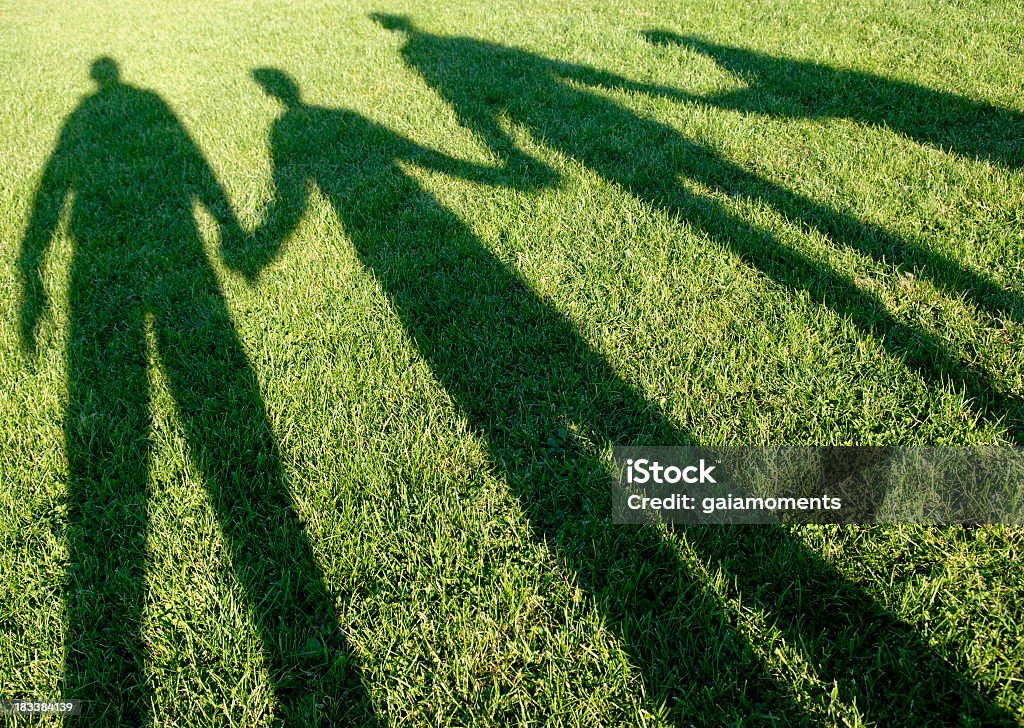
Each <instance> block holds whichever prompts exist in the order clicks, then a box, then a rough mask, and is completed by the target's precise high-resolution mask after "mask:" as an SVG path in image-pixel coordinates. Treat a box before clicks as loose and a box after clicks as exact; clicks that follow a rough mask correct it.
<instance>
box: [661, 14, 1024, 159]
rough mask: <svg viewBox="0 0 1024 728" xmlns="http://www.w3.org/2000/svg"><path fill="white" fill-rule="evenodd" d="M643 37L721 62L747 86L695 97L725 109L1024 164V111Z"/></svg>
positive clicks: (730, 49)
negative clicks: (877, 132) (837, 122)
mask: <svg viewBox="0 0 1024 728" xmlns="http://www.w3.org/2000/svg"><path fill="white" fill-rule="evenodd" d="M642 35H643V36H644V37H645V38H646V39H647V40H649V41H650V42H651V43H655V44H657V45H677V46H681V47H683V48H687V49H689V50H691V51H694V52H696V53H699V54H701V55H704V56H707V57H708V58H711V59H713V60H714V61H715V62H716V63H717V64H718V65H720V66H721V67H722V68H724V69H726V70H728V71H731V72H732V73H735V74H737V75H739V76H740V77H741V78H742V79H743V80H744V81H745V82H746V84H747V86H746V87H745V88H742V89H738V90H735V91H725V92H722V93H718V94H708V95H706V96H699V97H695V100H699V101H700V102H702V103H705V104H709V105H712V106H717V107H719V108H723V109H731V110H735V111H746V112H753V113H758V114H768V115H771V116H779V117H783V118H812V119H820V118H845V119H850V120H852V121H857V122H860V123H862V124H870V125H872V126H877V127H881V128H886V129H890V130H892V131H894V132H897V133H899V134H903V135H904V136H906V137H909V138H910V139H913V140H915V141H917V142H920V143H922V144H928V145H930V146H933V147H937V148H939V149H943V150H947V151H951V152H953V153H955V154H958V155H960V156H963V157H967V158H971V159H978V160H985V161H989V162H992V163H993V164H996V165H999V166H1002V167H1006V168H1008V169H1019V168H1021V167H1022V166H1024V114H1022V113H1021V112H1020V111H1016V110H1013V109H1008V108H1003V107H999V106H993V105H991V104H986V103H984V102H981V101H975V100H973V99H968V98H965V97H963V96H958V95H957V94H952V93H948V92H946V91H936V90H934V89H930V88H926V87H924V86H918V85H917V84H913V83H909V82H907V81H898V80H895V79H890V78H885V77H882V76H876V75H874V74H871V73H865V72H862V71H854V70H849V69H838V68H831V67H830V66H826V65H824V64H820V63H814V62H812V61H800V60H796V59H793V58H781V57H776V56H771V55H768V54H766V53H759V52H757V51H752V50H748V49H744V48H737V47H735V46H727V45H722V44H719V43H713V42H711V41H708V40H704V39H702V38H698V37H696V36H691V35H680V34H678V33H672V32H670V31H666V30H646V31H644V32H643V33H642Z"/></svg>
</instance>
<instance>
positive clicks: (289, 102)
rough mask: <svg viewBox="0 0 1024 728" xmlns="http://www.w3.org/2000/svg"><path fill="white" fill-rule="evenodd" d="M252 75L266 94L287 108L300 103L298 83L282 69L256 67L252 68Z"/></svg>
mask: <svg viewBox="0 0 1024 728" xmlns="http://www.w3.org/2000/svg"><path fill="white" fill-rule="evenodd" d="M252 77H253V80H255V81H256V83H258V84H259V85H260V88H262V89H263V91H264V92H265V93H266V94H267V95H268V96H272V97H273V98H275V99H277V100H278V101H280V102H281V103H282V104H284V105H285V106H287V107H288V108H292V107H294V106H301V105H302V97H301V96H300V94H299V85H298V84H297V83H295V79H293V78H292V77H291V76H289V75H288V74H287V73H285V72H284V71H281V70H278V69H276V68H257V69H254V70H253V72H252Z"/></svg>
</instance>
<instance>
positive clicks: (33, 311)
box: [17, 130, 71, 354]
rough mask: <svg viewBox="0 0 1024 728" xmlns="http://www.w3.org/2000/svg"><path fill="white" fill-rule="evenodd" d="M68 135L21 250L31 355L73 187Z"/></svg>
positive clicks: (24, 336)
mask: <svg viewBox="0 0 1024 728" xmlns="http://www.w3.org/2000/svg"><path fill="white" fill-rule="evenodd" d="M66 137H67V131H66V130H65V132H64V133H63V134H62V135H61V139H60V141H59V142H58V144H57V149H56V150H55V151H54V153H53V155H52V156H51V157H50V160H49V161H48V162H47V164H46V168H45V169H44V170H43V176H42V179H40V181H39V187H38V189H37V190H36V195H35V199H34V201H33V204H32V212H31V214H30V216H29V221H28V226H27V227H26V229H25V236H24V237H23V238H22V241H21V247H20V249H19V251H18V263H17V268H18V278H19V281H20V284H21V307H20V311H19V319H20V320H19V324H20V327H19V333H20V339H21V346H22V348H23V349H24V350H25V351H28V352H30V353H31V354H35V351H36V345H37V336H38V328H39V322H40V320H41V319H42V317H43V315H44V314H45V312H46V309H47V305H48V302H47V297H46V287H45V286H44V285H43V276H42V265H43V259H44V257H45V255H46V251H47V249H48V248H49V247H50V243H51V241H52V240H53V236H54V233H55V232H56V230H57V225H58V222H59V220H60V213H61V210H62V209H63V207H64V202H65V201H66V200H67V197H68V195H69V193H70V189H71V184H70V180H69V179H68V170H67V167H66V162H67V160H66V157H67V155H66V153H65V148H66V147H67V145H68V142H67V138H66Z"/></svg>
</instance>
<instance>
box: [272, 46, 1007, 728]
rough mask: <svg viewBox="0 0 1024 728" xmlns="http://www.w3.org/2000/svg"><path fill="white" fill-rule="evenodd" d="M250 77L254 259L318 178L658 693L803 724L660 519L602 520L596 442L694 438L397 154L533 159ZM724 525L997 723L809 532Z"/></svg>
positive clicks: (787, 693)
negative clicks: (436, 137) (259, 178)
mask: <svg viewBox="0 0 1024 728" xmlns="http://www.w3.org/2000/svg"><path fill="white" fill-rule="evenodd" d="M513 60H514V59H513ZM483 70H484V71H485V72H486V71H489V70H490V69H489V68H488V67H486V66H485V67H484V69H483ZM254 77H255V78H256V80H257V82H258V83H259V84H260V85H261V86H262V87H263V88H264V90H265V91H266V92H267V93H268V94H269V95H270V96H272V97H274V98H276V99H277V100H279V101H280V102H281V103H282V105H283V107H284V112H283V114H282V115H281V116H280V117H279V118H278V119H277V120H276V121H275V123H274V126H273V129H272V132H271V138H270V144H271V155H272V162H273V189H274V196H273V198H272V200H271V201H270V202H269V203H268V207H267V211H266V213H265V216H264V221H263V222H262V223H261V225H260V226H259V227H258V230H257V233H256V237H257V238H258V239H260V244H259V245H258V246H257V250H258V251H261V255H264V256H268V257H269V256H272V255H274V254H276V251H277V249H278V247H279V246H280V244H281V242H282V241H284V240H285V239H287V238H288V236H289V235H290V234H291V232H292V231H293V230H294V229H295V227H296V226H297V224H298V221H299V220H300V218H301V215H302V214H303V211H304V210H305V209H306V206H307V204H308V195H309V191H310V189H311V188H312V187H313V186H315V187H317V188H318V189H319V190H320V191H321V193H322V194H323V195H324V197H325V198H326V199H327V200H328V201H329V202H330V203H331V204H332V205H333V207H334V208H335V210H336V212H337V214H338V216H339V218H340V219H341V221H342V224H343V226H344V228H345V230H346V232H347V233H348V235H349V237H350V239H351V241H352V244H353V246H354V248H355V250H356V252H357V254H358V255H359V257H360V259H361V260H362V262H363V263H364V264H365V265H366V266H367V268H368V269H369V270H370V271H372V272H373V274H374V275H375V276H376V278H377V279H378V280H379V281H380V283H381V284H382V287H383V288H384V290H385V292H386V294H387V295H388V297H389V299H390V301H391V303H392V305H393V306H394V308H395V310H396V312H397V314H398V315H399V317H400V318H401V321H402V323H403V325H404V327H405V329H406V331H407V332H408V334H409V336H410V337H411V338H412V340H413V342H414V343H415V345H416V347H417V349H418V351H419V352H420V353H421V355H422V356H423V357H424V359H425V360H426V362H427V363H428V364H429V366H430V367H431V370H432V371H433V373H434V375H435V376H436V377H437V378H438V380H439V381H440V382H441V384H442V385H443V386H444V387H445V389H446V391H447V392H448V393H449V394H450V395H451V396H452V398H453V399H454V401H455V402H456V403H457V405H458V407H459V409H460V410H461V411H462V412H463V413H464V414H465V415H466V417H467V419H468V420H469V422H470V423H471V424H472V426H473V427H474V428H475V429H476V430H477V431H478V432H479V433H480V434H481V435H482V437H483V439H484V441H485V443H486V447H487V448H488V453H489V455H490V458H491V461H492V462H493V463H494V465H495V467H496V468H497V469H498V471H499V472H500V474H501V475H502V476H503V478H504V480H505V481H506V482H507V483H508V484H509V486H510V488H511V489H512V492H513V493H514V495H515V496H517V498H518V500H519V502H520V503H521V505H522V507H523V508H524V510H525V511H526V513H527V515H528V516H529V519H530V523H531V526H532V529H533V531H534V534H535V536H536V538H537V540H538V541H542V542H544V543H546V544H547V545H549V546H550V547H552V548H554V549H555V550H556V552H557V553H558V555H559V557H560V559H561V560H562V561H563V563H565V564H566V565H567V566H568V567H569V568H570V569H571V571H572V572H573V573H574V576H575V578H576V579H577V580H578V583H580V585H581V586H583V587H584V588H585V589H587V590H588V591H589V593H590V594H591V595H592V596H593V599H594V600H595V602H596V604H597V605H598V607H599V609H600V610H601V611H602V614H603V615H604V616H605V617H607V618H608V621H609V624H610V625H612V626H613V627H614V628H615V630H616V632H617V634H618V635H619V637H620V638H621V639H622V641H623V644H624V645H625V646H626V647H627V649H628V650H629V652H630V654H631V656H632V658H633V660H634V663H635V664H636V665H638V666H639V667H640V668H641V670H642V672H643V675H644V681H645V686H646V690H647V691H648V695H649V696H650V697H651V698H652V699H653V700H654V701H655V702H662V701H664V702H665V703H666V704H667V705H668V706H669V708H670V710H672V711H673V712H674V714H675V717H676V718H677V719H678V720H680V721H683V722H686V721H687V720H693V718H692V716H697V715H704V716H706V718H707V720H709V721H710V722H715V723H718V722H727V723H735V722H740V721H743V720H750V719H752V718H751V717H752V716H765V715H770V716H773V717H775V718H777V719H780V720H785V721H786V722H790V723H794V724H797V723H801V722H807V721H808V720H811V719H812V718H813V716H808V715H807V713H806V712H805V707H804V706H802V705H801V704H800V703H799V701H798V700H796V698H795V696H794V695H793V694H792V691H791V689H790V687H789V686H787V685H785V684H783V683H782V682H780V681H778V680H776V679H775V678H774V677H773V676H771V675H770V674H769V673H768V672H767V671H766V670H765V669H764V668H763V667H762V665H761V664H760V663H759V662H758V659H757V658H756V657H755V651H754V650H753V649H752V648H751V645H749V644H748V643H747V642H746V640H745V638H744V637H743V636H742V634H741V632H740V631H739V630H737V629H736V628H735V626H734V625H733V624H732V622H731V619H730V617H729V615H728V611H727V610H726V609H724V608H723V606H722V605H721V604H720V603H719V602H718V601H717V600H716V598H715V597H714V595H713V594H712V593H711V592H710V591H709V589H708V587H707V586H706V585H704V584H702V583H701V582H700V581H699V580H697V579H694V578H693V574H692V573H691V572H690V570H689V567H688V566H686V564H685V563H683V561H682V560H681V559H680V558H679V555H678V553H677V551H676V550H675V546H674V544H672V543H671V542H669V541H667V540H665V539H664V538H662V536H661V535H660V534H659V533H658V532H657V531H655V530H653V529H634V528H628V527H610V525H609V523H608V515H609V508H608V507H607V503H608V500H609V492H610V491H609V480H608V475H607V473H606V471H605V465H604V463H603V460H602V449H603V447H604V446H605V445H607V444H608V443H616V444H655V443H656V444H692V443H693V439H692V437H691V435H690V434H689V433H687V432H685V431H683V430H680V429H678V428H675V427H673V425H672V424H671V423H669V422H668V421H667V420H666V419H665V418H664V417H663V415H662V414H661V413H660V412H659V411H658V410H657V408H656V407H654V406H652V405H651V404H650V403H649V402H647V401H646V400H645V399H644V398H643V397H642V396H641V395H640V394H639V393H637V392H636V391H635V390H634V389H633V388H632V387H631V386H629V385H628V384H627V383H626V382H624V381H622V379H621V378H620V377H619V376H618V375H617V374H616V373H615V372H614V371H613V370H612V369H611V368H610V367H609V366H608V365H607V363H606V362H605V361H604V360H603V359H602V358H601V356H600V355H599V354H598V353H596V352H595V351H594V350H593V349H592V348H591V347H590V346H589V345H588V344H587V343H586V342H585V341H584V340H583V339H582V338H581V337H580V335H579V333H578V332H577V331H576V330H575V329H574V327H573V326H572V325H571V324H570V323H569V322H568V321H567V320H566V319H565V318H564V317H563V316H561V315H560V314H559V313H558V312H557V311H555V310H553V309H552V308H551V307H549V306H548V305H546V304H545V303H544V302H543V301H541V300H540V299H539V298H538V297H537V296H535V295H534V294H533V293H532V292H531V291H530V290H529V289H528V287H527V286H526V285H525V284H524V282H523V281H522V280H521V279H520V278H519V277H518V276H517V275H516V274H515V273H514V272H513V271H511V270H509V269H508V268H507V267H506V266H505V265H503V264H502V263H501V262H500V261H499V260H497V259H496V258H495V256H494V255H493V254H491V252H490V251H489V250H488V249H487V248H486V247H485V246H484V245H483V244H482V243H481V242H480V241H479V240H477V239H476V238H475V237H474V236H473V235H472V233H471V232H470V231H469V230H468V229H467V228H466V226H465V225H464V224H463V223H462V222H461V221H460V220H459V219H458V218H456V217H455V216H454V215H452V214H451V213H450V212H448V211H447V210H445V209H444V208H443V207H442V206H441V204H440V203H439V202H438V200H437V199H436V198H435V197H434V196H433V195H431V194H429V193H428V192H427V191H426V190H425V189H424V188H423V187H422V186H421V185H420V184H419V183H418V182H417V181H416V180H415V179H414V178H413V177H412V176H411V175H410V174H408V173H407V172H406V171H405V169H404V168H403V166H402V163H411V164H414V165H418V166H421V167H424V168H428V169H433V170H437V171H440V172H443V173H446V174H454V175H458V176H462V177H466V178H469V179H474V180H477V181H481V182H485V183H489V184H493V183H502V184H511V185H513V186H523V187H527V186H531V185H533V184H535V183H536V182H537V179H538V176H537V175H536V174H535V173H534V174H532V175H531V176H530V177H529V178H527V179H517V172H516V170H518V169H531V170H534V172H535V170H536V167H535V166H532V165H528V164H526V163H523V164H514V163H511V160H515V159H516V157H517V153H516V150H515V149H514V148H512V147H511V146H505V147H499V148H498V151H499V152H500V153H501V154H502V155H503V156H504V158H505V159H506V160H510V164H509V165H508V166H507V167H506V168H505V169H503V170H489V169H487V168H478V167H476V166H475V165H471V164H467V163H464V162H458V161H456V160H453V159H451V158H448V157H446V156H444V155H440V154H438V153H437V152H433V151H430V150H426V149H423V148H422V147H419V146H417V145H415V144H413V143H412V142H410V141H409V140H406V139H404V138H402V137H400V136H398V135H397V134H395V133H393V132H391V131H390V130H388V129H385V128H384V127H381V126H380V125H377V124H375V123H372V122H370V121H369V120H367V119H365V118H363V117H361V116H359V115H357V114H355V113H353V112H350V111H346V110H340V109H329V108H323V107H317V106H313V105H310V104H307V103H305V102H303V101H302V99H301V96H300V93H299V89H298V87H297V86H296V85H295V83H294V82H293V81H292V80H291V79H290V78H289V77H288V76H287V75H286V74H284V73H283V72H281V71H278V70H275V69H258V70H257V71H255V72H254ZM257 264H258V265H261V264H263V260H259V261H257ZM729 533H730V534H734V535H733V536H732V537H731V538H734V539H738V540H739V543H740V544H741V545H743V546H745V547H747V548H749V549H753V550H755V551H756V548H759V547H760V545H762V544H763V545H767V546H768V547H769V548H770V550H771V552H772V553H774V554H775V555H776V557H777V558H778V557H779V555H780V554H786V555H787V563H786V564H784V565H783V570H784V571H785V570H787V569H791V568H793V567H794V563H795V562H799V564H798V566H799V568H803V569H806V570H809V571H812V572H813V573H814V574H815V575H816V576H817V575H819V574H825V577H824V579H823V580H822V579H821V578H819V579H818V581H817V582H816V583H815V584H814V585H813V586H811V585H810V583H809V582H808V586H807V589H806V591H807V593H806V594H805V595H804V598H805V599H806V603H809V604H812V605H813V604H814V599H815V593H816V589H817V588H818V585H819V584H821V585H824V587H825V588H827V589H829V590H831V591H830V592H829V598H830V599H833V600H837V601H835V602H830V606H834V605H835V604H839V603H840V602H839V601H838V599H839V597H837V596H836V595H837V594H839V595H844V594H851V595H852V596H848V597H847V601H848V602H849V607H850V608H851V609H855V610H861V611H860V612H859V614H858V616H861V615H863V616H864V618H865V619H868V620H876V621H877V622H878V623H879V624H880V625H883V626H884V627H885V628H886V629H885V636H886V637H889V638H891V637H893V636H896V637H898V638H899V639H901V640H909V641H910V643H911V644H912V645H914V647H915V648H917V652H916V653H915V656H918V657H920V658H921V659H923V660H925V662H926V664H927V665H928V667H929V668H930V669H934V670H935V671H936V672H937V674H939V675H940V676H941V680H940V688H941V691H942V692H941V697H940V698H938V699H936V700H934V701H930V699H928V697H927V696H926V695H922V700H923V701H924V704H926V705H933V704H934V705H935V711H934V713H935V714H936V715H948V714H949V706H946V708H947V710H946V711H945V712H943V711H942V710H940V709H939V708H940V706H941V701H943V700H947V699H949V697H950V696H951V695H952V696H956V705H957V706H962V707H963V710H964V711H966V712H967V713H969V714H972V715H985V716H989V717H993V718H998V719H1002V718H1005V716H1003V715H1002V714H1001V713H1000V712H999V709H998V708H996V707H994V706H993V705H992V704H991V703H990V701H988V700H987V699H986V698H984V697H982V696H980V695H979V694H978V693H977V691H976V690H974V689H973V688H971V687H970V685H969V683H968V681H967V680H966V679H965V678H964V677H963V676H962V675H960V674H959V673H957V672H956V671H954V670H952V669H948V668H945V667H944V666H943V663H942V661H941V659H940V658H939V657H937V656H936V655H935V654H934V653H933V652H931V651H930V650H929V649H928V648H927V646H926V645H924V643H923V641H921V640H920V638H918V637H916V635H915V634H914V633H913V631H912V630H910V629H908V628H906V627H904V626H903V625H901V624H899V623H898V622H897V621H896V620H894V619H892V618H891V617H889V616H887V615H885V613H884V612H883V611H882V610H880V609H878V608H877V606H876V605H875V604H874V603H873V602H871V601H870V600H869V599H867V598H866V597H864V595H862V594H860V593H859V592H856V590H854V589H853V588H852V587H850V586H849V585H847V584H845V582H843V581H842V580H841V579H839V578H838V577H836V576H834V574H832V572H830V571H828V570H827V569H825V568H824V567H823V566H822V565H821V564H820V561H819V560H818V559H817V558H816V557H815V556H813V554H811V553H810V552H809V551H808V550H807V549H804V548H802V547H801V546H800V545H799V542H797V541H795V540H793V539H789V538H788V537H787V536H785V534H783V533H782V532H781V531H778V530H775V531H771V532H760V531H756V530H730V531H729ZM694 534H695V536H697V542H698V543H700V544H702V545H704V546H707V544H711V543H713V539H712V538H710V536H713V532H709V534H707V536H709V537H706V538H705V537H701V534H700V531H699V529H697V530H695V531H694ZM736 534H738V535H736ZM780 540H781V541H784V542H785V543H780ZM714 545H715V549H714V550H713V549H710V548H707V549H705V555H706V556H708V557H711V558H716V557H717V558H723V557H724V556H726V555H728V553H730V551H731V550H732V549H731V546H729V545H725V546H722V545H719V544H717V543H715V544H714ZM790 554H792V555H791V556H790ZM762 576H763V575H762ZM800 587H802V584H798V588H800ZM790 591H792V589H791V590H790ZM782 598H783V599H785V598H787V596H786V595H784V596H783V597H782ZM830 616H831V615H830ZM872 659H874V656H872ZM864 662H865V663H869V662H870V660H864ZM897 677H898V680H900V681H901V682H899V683H898V684H899V686H900V687H903V688H905V691H904V692H905V693H906V694H911V693H914V694H915V695H916V694H920V693H921V691H920V690H916V691H915V690H913V689H912V688H911V687H910V685H909V684H910V683H912V682H913V680H912V677H911V676H907V675H905V674H902V673H901V674H899V675H898V676H897ZM687 716H690V718H687Z"/></svg>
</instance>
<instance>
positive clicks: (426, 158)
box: [403, 142, 558, 190]
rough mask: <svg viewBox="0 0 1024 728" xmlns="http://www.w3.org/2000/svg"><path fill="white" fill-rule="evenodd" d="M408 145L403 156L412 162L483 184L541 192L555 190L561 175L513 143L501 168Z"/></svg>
mask: <svg viewBox="0 0 1024 728" xmlns="http://www.w3.org/2000/svg"><path fill="white" fill-rule="evenodd" d="M408 145H409V148H408V150H407V153H406V154H405V155H403V156H404V157H405V158H406V159H408V160H409V161H410V162H413V163H415V164H418V165H420V166H421V167H424V168H426V169H430V170H433V171H436V172H442V173H444V174H447V175H450V176H452V177H459V178H461V179H464V180H467V181H470V182H476V183H478V184H482V185H489V186H492V187H505V188H509V189H516V190H529V189H539V188H543V187H551V186H552V185H553V184H554V182H555V180H556V179H557V177H558V174H557V173H556V172H555V171H554V170H552V169H551V168H550V167H548V166H547V165H546V164H544V163H543V162H540V161H539V160H537V159H535V158H534V157H532V156H530V155H528V154H525V153H524V152H522V151H521V150H520V149H518V148H517V147H515V146H514V145H512V144H511V142H510V143H509V145H507V146H510V147H511V148H512V151H511V154H510V155H508V156H504V158H503V160H502V164H501V165H500V166H490V165H485V164H477V163H476V162H469V161H466V160H463V159H457V158H455V157H450V156H448V155H447V154H444V153H443V152H438V151H435V150H433V149H428V148H426V147H421V146H418V145H416V144H413V143H412V142H409V143H408Z"/></svg>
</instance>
